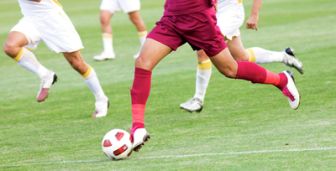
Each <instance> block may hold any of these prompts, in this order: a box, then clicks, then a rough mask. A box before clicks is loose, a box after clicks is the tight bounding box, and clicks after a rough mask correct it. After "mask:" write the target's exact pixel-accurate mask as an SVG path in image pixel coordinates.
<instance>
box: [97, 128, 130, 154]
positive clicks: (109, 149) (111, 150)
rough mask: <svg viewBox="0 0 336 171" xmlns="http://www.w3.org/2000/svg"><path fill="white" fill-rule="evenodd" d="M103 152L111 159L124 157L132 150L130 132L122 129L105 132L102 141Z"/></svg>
mask: <svg viewBox="0 0 336 171" xmlns="http://www.w3.org/2000/svg"><path fill="white" fill-rule="evenodd" d="M102 149H103V152H104V154H105V155H106V156H107V157H108V158H109V159H111V160H120V159H125V158H127V157H128V156H129V155H131V152H132V142H131V140H130V134H129V133H128V132H127V131H124V130H122V129H112V130H111V131H109V132H107V133H106V134H105V136H104V138H103V141H102Z"/></svg>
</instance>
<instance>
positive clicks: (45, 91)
mask: <svg viewBox="0 0 336 171" xmlns="http://www.w3.org/2000/svg"><path fill="white" fill-rule="evenodd" d="M57 79H58V77H57V75H56V74H54V78H53V82H52V83H51V85H54V84H55V83H56V82H57ZM49 89H50V88H42V89H41V91H40V93H39V95H38V96H37V99H36V100H37V102H39V103H41V102H44V101H45V100H46V99H47V98H48V96H49ZM40 96H42V97H40Z"/></svg>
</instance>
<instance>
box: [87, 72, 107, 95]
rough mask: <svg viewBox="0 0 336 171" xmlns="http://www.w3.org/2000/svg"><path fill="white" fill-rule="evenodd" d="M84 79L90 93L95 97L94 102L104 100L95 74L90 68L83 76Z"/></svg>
mask: <svg viewBox="0 0 336 171" xmlns="http://www.w3.org/2000/svg"><path fill="white" fill-rule="evenodd" d="M83 77H84V78H85V83H86V84H87V86H88V87H89V88H90V90H91V92H92V93H93V95H94V96H95V99H96V101H99V100H106V99H107V97H106V95H105V93H104V91H103V89H102V87H101V85H100V83H99V80H98V77H97V75H96V72H95V71H94V69H93V68H92V67H90V66H89V69H88V70H87V71H86V72H85V73H84V74H83Z"/></svg>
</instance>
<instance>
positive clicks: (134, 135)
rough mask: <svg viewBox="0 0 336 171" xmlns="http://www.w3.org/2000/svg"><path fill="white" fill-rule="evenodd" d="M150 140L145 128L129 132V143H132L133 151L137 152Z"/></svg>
mask: <svg viewBox="0 0 336 171" xmlns="http://www.w3.org/2000/svg"><path fill="white" fill-rule="evenodd" d="M149 138H150V136H149V134H148V132H147V131H146V129H145V128H137V129H135V130H134V131H131V141H132V143H133V146H132V148H133V151H135V152H138V151H139V150H140V149H141V147H142V146H143V145H144V144H145V142H146V141H148V140H149Z"/></svg>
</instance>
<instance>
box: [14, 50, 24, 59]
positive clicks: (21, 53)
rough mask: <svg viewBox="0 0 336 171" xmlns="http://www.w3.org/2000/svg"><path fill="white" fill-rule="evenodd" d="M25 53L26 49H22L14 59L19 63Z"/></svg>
mask: <svg viewBox="0 0 336 171" xmlns="http://www.w3.org/2000/svg"><path fill="white" fill-rule="evenodd" d="M23 51H24V48H21V49H20V51H19V53H18V54H17V55H16V57H15V58H14V60H16V62H19V61H20V60H21V58H22V55H23Z"/></svg>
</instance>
